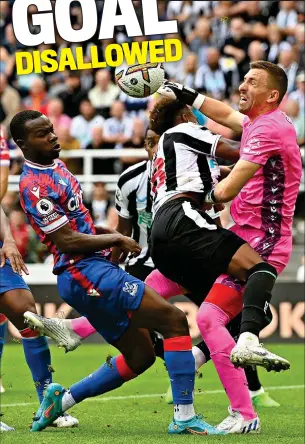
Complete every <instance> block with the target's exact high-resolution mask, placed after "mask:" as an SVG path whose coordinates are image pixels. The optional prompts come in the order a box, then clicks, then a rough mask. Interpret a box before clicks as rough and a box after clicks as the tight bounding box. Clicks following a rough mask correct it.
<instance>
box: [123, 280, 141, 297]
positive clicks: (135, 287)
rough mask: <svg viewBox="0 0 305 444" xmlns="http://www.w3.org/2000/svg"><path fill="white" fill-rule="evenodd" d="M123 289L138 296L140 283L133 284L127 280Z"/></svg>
mask: <svg viewBox="0 0 305 444" xmlns="http://www.w3.org/2000/svg"><path fill="white" fill-rule="evenodd" d="M123 291H125V293H129V294H131V296H136V294H137V291H138V284H131V283H130V282H125V285H124V287H123Z"/></svg>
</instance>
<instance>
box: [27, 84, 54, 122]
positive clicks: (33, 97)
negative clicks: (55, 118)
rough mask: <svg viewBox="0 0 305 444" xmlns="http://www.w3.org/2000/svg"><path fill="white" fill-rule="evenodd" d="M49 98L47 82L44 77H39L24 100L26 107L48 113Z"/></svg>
mask: <svg viewBox="0 0 305 444" xmlns="http://www.w3.org/2000/svg"><path fill="white" fill-rule="evenodd" d="M48 100H49V99H48V94H47V91H46V82H45V81H44V80H43V79H42V78H37V79H35V80H34V81H33V83H32V85H31V87H30V91H29V95H28V96H27V97H26V98H25V99H24V100H23V106H24V108H25V109H33V110H35V111H39V112H41V113H42V114H47V106H48Z"/></svg>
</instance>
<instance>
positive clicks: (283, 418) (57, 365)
mask: <svg viewBox="0 0 305 444" xmlns="http://www.w3.org/2000/svg"><path fill="white" fill-rule="evenodd" d="M269 348H270V350H272V351H274V352H276V353H279V354H282V355H283V356H285V357H286V358H288V359H289V360H290V361H291V364H292V367H291V370H290V371H288V372H285V373H281V374H275V373H267V372H266V371H265V370H261V371H260V375H261V380H262V382H263V384H264V386H265V387H268V388H269V390H270V393H271V394H272V396H273V397H274V398H275V399H276V400H277V401H278V402H280V403H281V407H280V408H278V409H265V410H261V411H260V412H259V413H260V418H261V420H262V432H261V434H260V435H233V436H222V437H217V436H214V437H213V436H211V437H209V436H208V437H206V436H204V437H202V436H185V435H184V436H168V435H167V426H168V424H169V421H170V419H171V417H172V406H169V405H166V404H165V403H164V399H163V397H162V393H164V392H165V391H166V390H167V387H168V378H167V375H166V372H165V369H164V365H163V363H162V361H160V360H157V363H156V364H155V365H154V366H153V368H151V369H150V370H149V371H148V372H147V373H145V374H144V375H142V376H140V377H139V378H137V379H136V380H133V381H131V382H129V383H127V384H125V386H123V387H121V388H120V389H118V390H115V391H113V392H111V393H107V394H105V395H104V396H101V397H99V398H96V399H94V400H89V401H85V402H83V403H82V404H80V405H78V406H75V407H74V408H73V409H71V413H72V414H74V415H75V416H77V418H78V419H79V421H80V426H79V428H76V429H58V430H57V429H50V428H49V429H47V430H46V431H44V432H42V433H30V432H29V429H28V425H29V423H30V422H31V418H32V412H34V411H35V410H36V409H37V404H36V396H35V392H34V387H33V383H32V381H31V378H30V375H29V370H28V369H27V367H26V364H25V360H24V357H23V350H22V347H21V346H20V345H8V346H6V347H5V350H4V356H3V365H2V374H3V384H4V386H5V388H6V393H4V395H2V397H1V405H2V407H1V410H2V413H3V417H2V419H3V420H4V421H5V422H6V423H7V424H9V425H11V426H14V427H15V428H16V432H12V433H3V434H1V436H0V441H1V444H6V443H12V444H17V443H18V444H21V443H22V444H25V443H26V444H35V443H37V444H38V443H39V444H51V443H52V444H57V443H58V444H63V443H64V444H65V443H71V444H72V443H73V444H78V443H84V444H95V443H99V444H103V443H107V444H109V443H114V444H125V443H126V444H137V443H139V444H146V443H147V444H148V443H150V444H158V443H160V444H161V443H162V444H163V443H167V442H168V443H171V444H175V443H183V444H185V443H195V442H199V441H200V440H204V441H209V442H210V441H214V442H216V441H217V442H219V441H223V442H225V441H226V442H230V443H231V442H232V443H235V444H236V443H244V442H251V443H255V444H260V443H261V444H265V443H274V444H286V443H291V444H292V443H293V444H301V443H303V442H304V347H303V346H302V345H270V346H269ZM109 354H112V355H115V354H116V351H115V350H114V349H113V348H111V347H109V346H106V345H104V346H101V345H82V346H81V347H80V348H79V349H78V350H76V351H74V352H72V353H69V354H67V355H65V354H64V352H63V350H58V349H56V348H55V347H52V361H53V362H52V364H53V367H54V369H55V373H54V381H56V382H60V383H62V384H63V385H65V386H66V387H68V386H69V384H72V383H73V382H75V381H77V380H78V379H80V378H82V377H84V376H86V375H87V374H89V373H91V372H92V371H94V370H95V369H96V368H97V367H99V366H100V365H101V364H102V363H103V362H104V361H105V359H106V357H107V356H108V355H109ZM202 374H203V376H202V378H197V379H196V390H197V395H196V409H197V412H201V413H202V414H203V415H204V416H205V417H206V421H208V422H210V423H211V424H217V423H218V422H220V421H221V420H222V419H224V418H225V416H227V410H226V409H227V406H228V400H227V398H226V395H225V394H224V393H223V392H222V390H221V385H220V383H219V381H218V379H217V376H216V372H215V370H214V368H213V365H212V364H211V363H209V364H208V365H206V366H205V367H203V369H202ZM271 390H272V391H271Z"/></svg>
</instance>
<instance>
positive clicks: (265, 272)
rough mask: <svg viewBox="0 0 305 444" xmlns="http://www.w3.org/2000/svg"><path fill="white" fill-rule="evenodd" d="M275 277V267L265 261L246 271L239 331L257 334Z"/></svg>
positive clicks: (261, 327)
mask: <svg viewBox="0 0 305 444" xmlns="http://www.w3.org/2000/svg"><path fill="white" fill-rule="evenodd" d="M276 278H277V271H276V269H275V268H274V267H273V266H272V265H270V264H267V263H266V262H261V263H260V264H257V265H255V266H254V267H252V268H251V269H250V270H249V271H248V279H247V283H246V288H245V292H244V308H243V311H242V319H241V329H240V333H245V332H249V333H253V334H254V335H256V336H259V332H260V331H261V330H262V329H263V326H264V323H265V316H266V312H267V310H268V307H269V302H270V300H271V291H272V289H273V286H274V284H275V281H276Z"/></svg>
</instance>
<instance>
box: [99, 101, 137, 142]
mask: <svg viewBox="0 0 305 444" xmlns="http://www.w3.org/2000/svg"><path fill="white" fill-rule="evenodd" d="M110 115H111V117H110V118H109V119H107V120H106V121H105V125H104V141H105V144H106V145H107V147H110V148H113V147H114V148H116V149H120V148H122V147H123V145H124V144H125V143H127V142H130V141H131V137H132V119H130V117H128V116H126V113H125V106H124V104H123V103H122V102H119V101H115V102H113V104H112V106H111V109H110Z"/></svg>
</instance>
